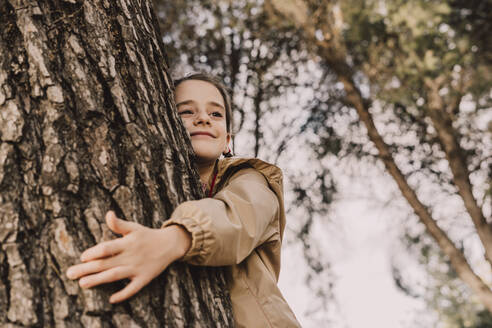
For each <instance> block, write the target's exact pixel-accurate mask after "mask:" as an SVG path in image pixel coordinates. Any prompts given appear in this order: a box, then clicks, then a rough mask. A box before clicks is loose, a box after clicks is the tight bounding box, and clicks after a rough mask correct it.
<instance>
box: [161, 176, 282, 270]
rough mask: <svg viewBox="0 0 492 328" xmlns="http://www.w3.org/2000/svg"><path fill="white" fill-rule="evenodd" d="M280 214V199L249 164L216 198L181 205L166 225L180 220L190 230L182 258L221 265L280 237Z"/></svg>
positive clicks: (180, 223)
mask: <svg viewBox="0 0 492 328" xmlns="http://www.w3.org/2000/svg"><path fill="white" fill-rule="evenodd" d="M278 216H279V200H278V198H277V196H276V195H275V193H274V192H273V191H272V190H271V189H270V188H269V186H268V183H267V181H266V179H265V178H264V177H263V175H262V174H261V173H259V172H258V171H256V170H255V169H253V168H246V169H242V170H240V171H238V172H236V173H235V174H234V175H233V176H232V177H231V178H230V180H229V184H228V185H227V186H226V187H225V188H223V189H222V190H221V191H220V192H219V193H217V194H216V195H215V196H214V198H204V199H200V200H196V201H187V202H184V203H182V204H181V205H179V206H178V207H177V208H176V210H175V211H174V212H173V214H172V216H171V219H170V220H168V221H166V222H165V223H164V225H163V226H164V227H169V226H172V225H175V224H178V225H181V226H183V227H184V228H186V230H187V231H188V232H189V233H190V234H191V236H192V242H191V247H190V249H189V251H188V252H187V253H186V255H185V256H184V257H183V258H182V260H183V261H186V262H188V263H191V264H195V265H208V266H222V265H233V264H237V263H240V262H241V261H243V260H244V259H245V258H246V257H247V256H248V255H249V254H251V252H253V250H254V249H255V248H256V247H258V246H260V245H261V244H263V243H265V242H267V241H273V240H280V231H279V230H280V228H279V220H278Z"/></svg>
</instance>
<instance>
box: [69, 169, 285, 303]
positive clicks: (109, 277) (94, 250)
mask: <svg viewBox="0 0 492 328" xmlns="http://www.w3.org/2000/svg"><path fill="white" fill-rule="evenodd" d="M278 210H279V201H278V199H277V197H276V196H275V193H274V192H273V191H271V190H270V188H269V187H268V184H267V182H266V179H265V178H264V177H263V176H262V175H261V174H260V173H258V172H257V171H256V170H254V169H249V168H248V169H243V170H240V171H239V172H237V173H236V174H235V175H234V176H233V177H231V179H230V181H229V184H228V185H227V186H226V187H225V188H224V189H223V190H221V191H220V192H219V193H218V194H217V195H216V196H215V198H205V199H201V200H197V201H189V202H185V203H182V204H181V205H179V206H178V207H177V208H176V210H175V211H174V212H173V214H172V216H171V219H170V220H168V221H166V223H165V224H164V226H163V228H162V229H151V228H148V227H145V226H143V225H141V224H138V223H135V222H129V221H124V220H120V219H118V218H117V217H116V216H115V214H114V213H113V212H111V211H110V212H108V213H107V214H106V222H107V224H108V227H109V228H110V229H111V230H112V231H113V232H115V233H117V234H120V235H122V237H120V238H116V239H113V240H110V241H105V242H102V243H99V244H97V245H96V246H94V247H91V248H89V249H87V250H86V251H85V252H83V253H82V255H81V261H82V263H80V264H77V265H74V266H72V267H70V268H69V269H68V270H67V273H66V274H67V276H68V278H70V279H79V278H80V280H79V284H80V286H81V287H82V288H90V287H94V286H97V285H100V284H104V283H110V282H113V281H117V280H122V279H130V280H131V282H130V283H129V284H128V285H127V286H126V287H125V288H123V289H122V290H120V291H119V292H117V293H115V294H113V295H112V296H111V298H110V302H111V303H117V302H121V301H124V300H125V299H127V298H130V297H131V296H133V295H134V294H136V293H137V292H138V291H139V290H140V289H142V288H143V287H144V286H145V285H147V284H148V283H149V282H150V281H151V280H152V279H154V278H155V277H156V276H158V275H159V274H160V273H161V272H162V271H164V270H165V269H166V268H167V266H169V264H171V263H172V262H174V261H176V260H178V259H182V260H184V261H187V262H189V263H192V264H196V265H210V266H214V265H217V266H220V265H232V264H235V263H239V262H241V261H242V260H243V259H245V258H246V257H247V256H248V255H249V254H250V253H251V252H252V251H253V250H254V249H255V248H256V247H258V246H260V245H261V244H262V243H264V242H266V241H270V240H278V239H280V236H279V223H278V220H277V218H278Z"/></svg>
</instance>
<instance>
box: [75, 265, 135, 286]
mask: <svg viewBox="0 0 492 328" xmlns="http://www.w3.org/2000/svg"><path fill="white" fill-rule="evenodd" d="M129 277H130V272H129V270H128V269H127V268H126V267H122V266H118V267H114V268H111V269H108V270H105V271H102V272H99V273H95V274H92V275H90V276H85V277H83V278H80V280H79V285H80V287H82V288H91V287H94V286H97V285H101V284H107V283H110V282H113V281H117V280H121V279H125V278H129Z"/></svg>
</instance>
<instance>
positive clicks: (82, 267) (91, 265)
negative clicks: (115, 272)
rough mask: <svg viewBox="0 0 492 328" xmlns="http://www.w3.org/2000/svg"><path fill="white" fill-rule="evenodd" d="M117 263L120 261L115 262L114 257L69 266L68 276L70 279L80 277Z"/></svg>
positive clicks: (106, 268)
mask: <svg viewBox="0 0 492 328" xmlns="http://www.w3.org/2000/svg"><path fill="white" fill-rule="evenodd" d="M116 265H118V263H116V262H115V260H114V258H109V259H102V260H94V261H89V262H86V263H79V264H76V265H72V266H71V267H69V268H68V270H67V277H68V278H69V279H78V278H80V277H84V276H87V275H90V274H94V273H97V272H101V271H104V270H108V269H111V268H112V267H114V266H116Z"/></svg>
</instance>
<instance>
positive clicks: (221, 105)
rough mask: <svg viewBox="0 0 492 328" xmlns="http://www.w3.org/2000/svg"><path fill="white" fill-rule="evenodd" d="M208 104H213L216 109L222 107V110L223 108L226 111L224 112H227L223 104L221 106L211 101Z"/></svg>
mask: <svg viewBox="0 0 492 328" xmlns="http://www.w3.org/2000/svg"><path fill="white" fill-rule="evenodd" d="M208 103H209V104H211V105H214V106H216V107H220V108H222V109H224V110H225V108H224V106H223V105H222V104H219V103H218V102H215V101H209V102H208Z"/></svg>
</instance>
